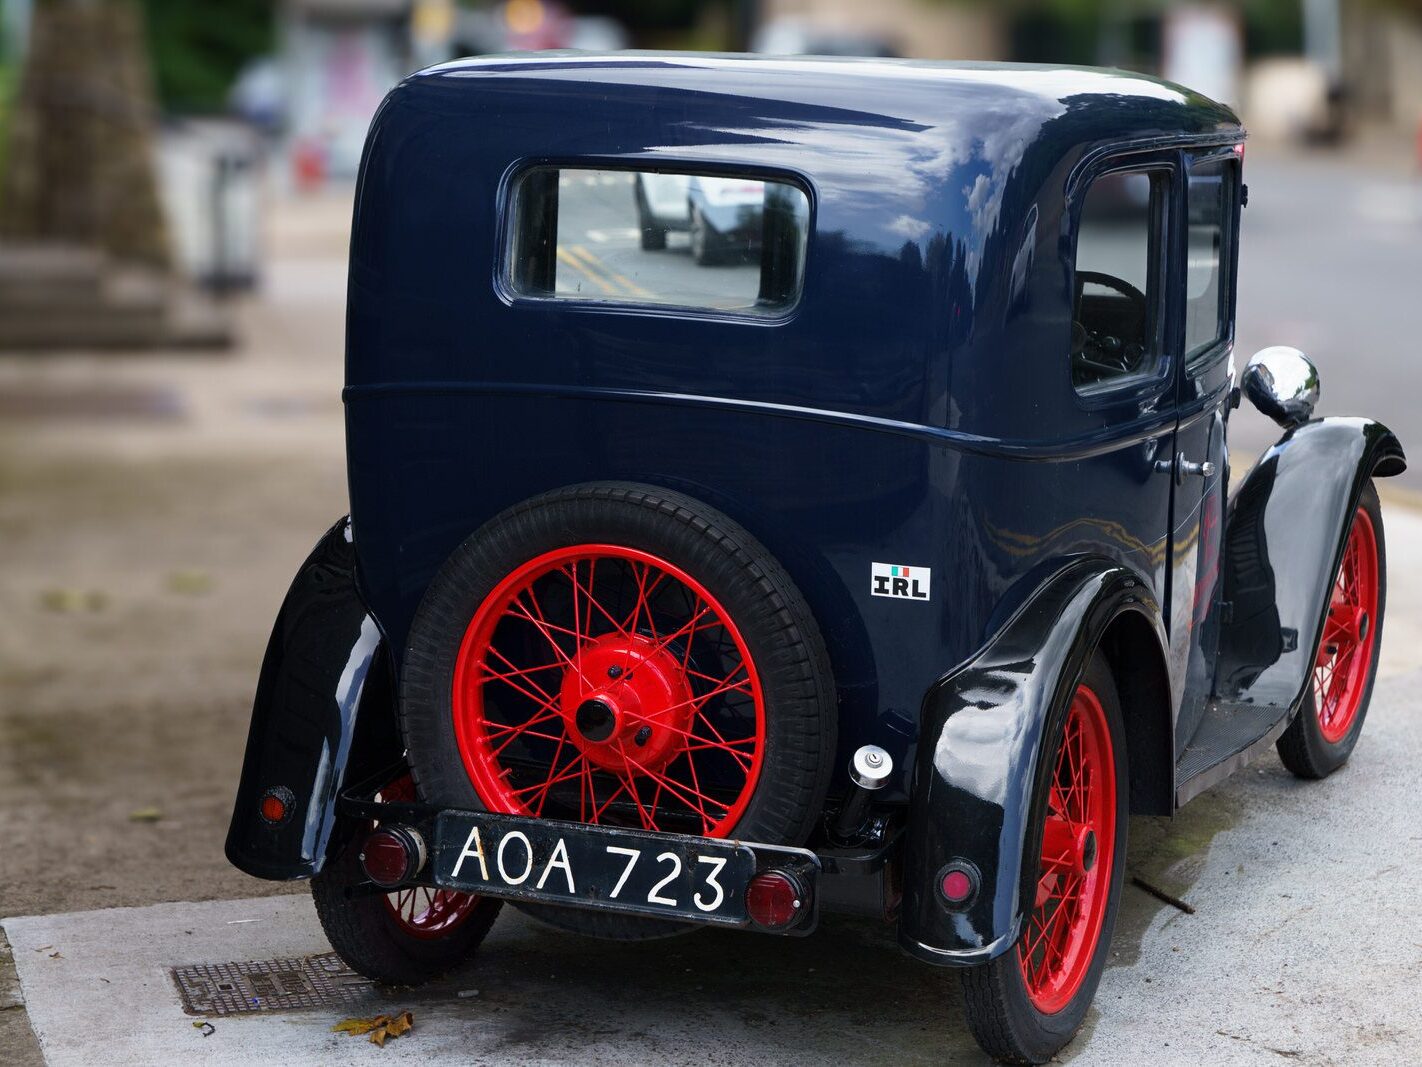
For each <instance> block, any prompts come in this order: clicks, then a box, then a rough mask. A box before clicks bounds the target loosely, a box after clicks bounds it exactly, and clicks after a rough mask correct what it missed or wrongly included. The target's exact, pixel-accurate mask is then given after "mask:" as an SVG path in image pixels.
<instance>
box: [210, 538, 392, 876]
mask: <svg viewBox="0 0 1422 1067" xmlns="http://www.w3.org/2000/svg"><path fill="white" fill-rule="evenodd" d="M390 679H391V675H390V664H389V659H388V657H387V655H386V653H385V646H384V641H383V639H382V637H381V634H380V629H379V627H378V626H377V625H376V622H375V619H374V618H373V617H372V616H371V615H370V613H369V612H368V611H367V610H366V607H365V603H364V602H363V601H362V599H361V596H360V593H359V591H358V590H357V588H356V577H355V545H354V543H353V541H352V537H351V527H350V520H349V519H348V518H347V519H342V520H341V521H340V522H338V523H336V525H335V526H333V527H331V529H330V530H328V531H327V532H326V535H325V536H324V537H322V538H321V540H320V542H319V543H318V544H317V545H316V548H315V549H314V550H313V551H312V553H311V555H310V556H308V557H307V559H306V562H305V563H303V564H302V565H301V569H300V570H299V571H298V572H297V574H296V577H295V578H294V579H293V580H292V583H291V588H290V589H289V590H288V591H287V594H286V600H285V601H283V603H282V606H281V611H280V612H279V613H278V614H277V618H276V624H275V625H274V626H273V627H272V636H271V639H270V641H268V643H267V652H266V658H265V659H264V660H263V662H262V672H261V675H260V678H259V680H258V682H257V695H256V699H255V701H254V702H253V706H252V724H251V727H250V729H249V731H248V734H247V751H246V756H245V758H244V760H243V764H242V777H241V781H240V782H239V784H238V786H237V801H236V805H235V807H234V808H233V812H232V823H231V825H230V827H229V828H228V831H227V850H226V851H227V858H228V859H229V860H230V861H231V862H232V863H233V865H235V866H236V867H238V868H240V869H241V870H243V871H246V872H247V873H248V874H252V875H256V876H257V877H258V878H271V879H290V878H309V877H311V876H312V875H313V874H317V873H319V872H320V870H321V867H322V865H323V864H324V863H325V859H326V852H327V849H328V847H329V846H330V844H331V838H332V833H333V831H334V829H335V824H336V800H337V797H338V796H339V794H340V791H341V789H342V788H343V787H344V785H345V784H346V782H347V779H348V778H350V777H352V776H364V775H365V774H367V773H374V771H375V770H377V769H378V768H379V765H382V764H385V763H390V762H391V761H392V760H393V759H394V758H396V757H398V756H399V754H400V751H401V747H400V744H399V741H398V737H397V733H396V729H395V720H394V715H393V713H392V708H393V704H392V699H391V692H392V686H391V680H390ZM363 711H364V713H362V712H363ZM273 791H275V792H276V794H277V795H279V796H280V797H281V798H282V800H283V801H284V802H285V804H286V808H287V811H286V815H285V817H284V818H283V819H281V820H279V821H277V822H275V823H273V822H270V821H268V820H267V819H266V818H265V817H264V816H263V814H262V811H261V804H262V800H263V798H264V797H265V796H266V795H267V794H268V793H269V792H273Z"/></svg>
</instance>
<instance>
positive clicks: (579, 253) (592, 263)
mask: <svg viewBox="0 0 1422 1067" xmlns="http://www.w3.org/2000/svg"><path fill="white" fill-rule="evenodd" d="M563 251H564V250H563V249H561V248H560V249H559V250H558V254H559V255H562V254H563ZM567 251H568V252H569V254H571V255H572V256H574V257H575V258H576V259H578V260H581V261H583V262H584V264H585V266H584V272H585V273H601V274H602V275H603V276H604V277H607V278H611V279H612V280H613V282H615V283H616V284H617V285H619V286H621V288H622V291H623V292H624V293H626V294H628V295H629V296H640V297H642V298H643V299H644V300H648V299H652V294H651V293H650V292H648V291H647V290H646V289H643V288H642V287H641V286H640V285H638V284H637V283H636V282H634V281H633V280H632V279H631V278H628V277H627V276H626V275H624V274H619V273H618V272H617V271H615V270H613V269H612V268H611V267H609V266H608V265H607V264H606V263H604V262H603V261H602V260H601V259H599V258H598V257H597V256H596V255H594V254H593V253H592V252H590V251H589V250H588V248H587V246H586V245H569V246H568V248H567Z"/></svg>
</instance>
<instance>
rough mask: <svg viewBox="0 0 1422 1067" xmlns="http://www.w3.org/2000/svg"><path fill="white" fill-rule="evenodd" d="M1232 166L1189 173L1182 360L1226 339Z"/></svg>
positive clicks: (1211, 163)
mask: <svg viewBox="0 0 1422 1067" xmlns="http://www.w3.org/2000/svg"><path fill="white" fill-rule="evenodd" d="M1235 173H1236V168H1235V162H1234V160H1233V159H1230V158H1221V159H1208V160H1204V161H1202V162H1199V163H1196V164H1194V165H1193V166H1192V167H1191V168H1190V177H1189V188H1188V191H1187V201H1188V212H1189V218H1188V220H1187V222H1188V224H1189V225H1188V236H1187V239H1186V262H1185V358H1186V359H1187V360H1191V359H1195V360H1198V359H1200V358H1202V357H1204V356H1206V355H1208V354H1209V353H1210V352H1211V351H1212V350H1213V349H1214V348H1215V346H1216V345H1218V344H1219V343H1220V342H1221V341H1222V340H1224V339H1225V337H1226V336H1227V335H1228V333H1229V305H1228V301H1229V289H1230V285H1229V277H1228V273H1229V267H1230V259H1231V256H1230V248H1229V237H1230V234H1229V229H1230V225H1231V222H1232V220H1233V217H1234V212H1233V210H1232V209H1233V206H1234V181H1235Z"/></svg>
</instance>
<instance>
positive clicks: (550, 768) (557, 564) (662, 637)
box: [453, 544, 765, 837]
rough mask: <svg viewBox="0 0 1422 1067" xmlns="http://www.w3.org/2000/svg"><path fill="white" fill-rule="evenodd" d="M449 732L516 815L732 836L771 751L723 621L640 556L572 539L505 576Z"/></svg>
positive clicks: (693, 584) (712, 603)
mask: <svg viewBox="0 0 1422 1067" xmlns="http://www.w3.org/2000/svg"><path fill="white" fill-rule="evenodd" d="M453 713H454V728H455V735H456V737H457V738H458V742H459V751H460V754H461V756H462V758H463V760H464V766H465V768H466V769H467V771H468V773H469V777H470V780H471V781H472V782H473V783H474V787H475V789H476V790H477V791H478V793H479V797H480V799H481V800H482V801H483V802H484V804H485V805H487V806H488V807H489V808H490V809H492V810H494V811H500V812H504V813H507V814H511V815H532V816H536V817H541V816H547V817H553V818H562V819H575V820H577V821H579V822H587V823H595V824H599V825H614V826H633V827H636V828H638V829H643V830H665V831H678V832H682V833H695V834H701V835H705V836H710V837H722V836H725V835H726V834H728V833H729V832H730V830H731V828H732V827H734V826H735V825H736V823H737V821H738V820H739V819H740V817H741V815H742V814H743V813H744V812H745V810H746V807H747V805H748V804H749V802H750V799H751V796H752V795H753V794H754V791H755V787H756V783H757V781H758V779H759V776H760V770H761V763H762V758H763V754H764V750H765V698H764V694H763V692H762V690H761V684H760V678H759V676H758V674H757V672H756V669H755V664H754V661H753V660H752V658H751V655H750V652H749V650H748V648H747V646H746V641H745V638H744V637H743V636H742V635H741V633H740V631H739V630H738V629H737V627H736V626H735V624H734V623H733V622H732V621H731V618H730V615H729V613H728V612H727V610H726V609H725V608H724V607H723V606H722V605H721V603H720V602H719V601H718V600H717V599H716V597H714V596H713V595H712V594H711V593H710V592H709V591H708V590H707V589H706V588H705V586H703V585H702V584H701V583H700V582H698V581H697V580H696V579H695V578H693V577H692V576H691V575H690V574H688V573H687V572H686V571H685V570H683V569H681V568H680V567H677V566H676V565H674V564H673V563H671V562H669V561H667V560H665V559H662V558H660V557H658V556H656V555H653V554H651V553H649V552H645V551H641V550H639V549H635V548H629V547H626V546H620V545H609V544H581V545H573V546H569V547H566V548H559V549H555V550H554V551H551V552H545V553H542V554H540V555H538V556H537V557H535V558H533V559H531V560H529V561H528V562H526V563H524V564H523V565H522V566H520V567H518V568H516V569H515V570H514V571H513V572H512V573H510V574H509V575H508V576H507V577H506V578H504V580H503V581H501V582H500V583H499V584H498V586H497V587H495V589H494V590H493V592H492V593H490V594H489V596H488V597H486V598H485V599H484V601H483V603H482V604H481V605H480V606H479V609H478V611H477V612H476V613H475V615H474V617H473V619H472V621H471V622H470V624H469V628H468V630H467V632H466V633H465V636H464V640H463V642H462V643H461V645H460V649H459V655H458V659H457V661H456V664H455V674H454V686H453Z"/></svg>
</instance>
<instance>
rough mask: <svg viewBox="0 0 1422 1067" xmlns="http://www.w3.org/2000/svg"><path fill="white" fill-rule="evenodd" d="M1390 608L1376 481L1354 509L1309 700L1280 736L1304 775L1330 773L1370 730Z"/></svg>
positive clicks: (1286, 759)
mask: <svg viewBox="0 0 1422 1067" xmlns="http://www.w3.org/2000/svg"><path fill="white" fill-rule="evenodd" d="M1386 612H1387V546H1386V540H1385V538H1384V536H1383V521H1382V509H1381V507H1380V506H1379V504H1378V494H1377V490H1376V489H1374V488H1373V485H1372V483H1371V482H1369V483H1368V484H1367V485H1365V486H1364V487H1363V494H1362V498H1361V499H1360V500H1359V502H1358V506H1357V508H1356V509H1354V511H1353V515H1352V519H1351V522H1350V523H1349V526H1348V530H1347V536H1346V538H1345V540H1344V542H1343V553H1342V559H1341V560H1340V561H1339V564H1338V573H1337V574H1335V575H1334V576H1333V582H1332V585H1331V586H1330V587H1329V590H1328V600H1327V603H1326V607H1325V608H1324V616H1323V630H1322V633H1321V634H1320V636H1319V641H1318V651H1317V653H1316V654H1315V656H1314V660H1313V671H1312V678H1311V679H1310V684H1309V686H1308V688H1307V690H1306V691H1305V693H1304V700H1303V706H1302V707H1301V708H1300V709H1299V713H1298V714H1297V715H1295V716H1294V719H1293V721H1292V722H1291V723H1289V726H1288V729H1286V730H1285V731H1284V733H1283V735H1282V736H1281V737H1280V738H1279V741H1278V745H1277V747H1278V750H1279V759H1280V760H1282V761H1283V764H1284V766H1285V767H1287V768H1288V769H1289V770H1290V771H1292V772H1293V773H1294V774H1296V775H1298V776H1299V777H1300V778H1323V777H1326V776H1327V775H1329V774H1332V773H1333V772H1334V771H1336V770H1337V769H1338V768H1339V767H1341V766H1343V764H1344V763H1346V762H1347V761H1348V757H1349V756H1350V755H1352V753H1353V749H1354V747H1355V746H1356V745H1357V743H1358V738H1359V736H1360V735H1361V734H1362V729H1363V719H1364V717H1365V716H1366V715H1367V711H1368V701H1369V700H1370V698H1371V697H1372V691H1373V679H1374V677H1375V676H1376V675H1377V670H1378V646H1379V645H1380V643H1381V641H1382V627H1383V618H1384V616H1385V615H1386Z"/></svg>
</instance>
